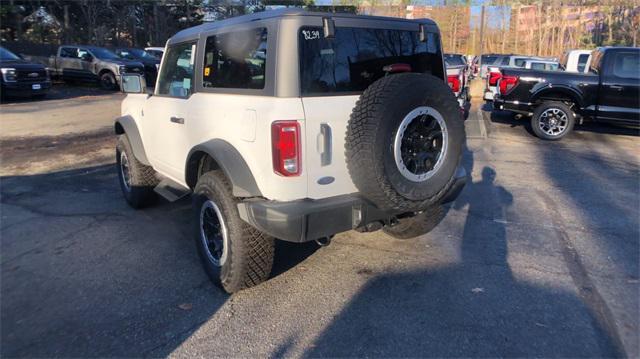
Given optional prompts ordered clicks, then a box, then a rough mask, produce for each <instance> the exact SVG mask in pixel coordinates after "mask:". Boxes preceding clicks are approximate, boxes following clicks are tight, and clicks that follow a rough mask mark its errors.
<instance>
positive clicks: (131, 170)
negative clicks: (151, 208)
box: [116, 135, 159, 208]
mask: <svg viewBox="0 0 640 359" xmlns="http://www.w3.org/2000/svg"><path fill="white" fill-rule="evenodd" d="M116 163H117V164H118V181H119V182H120V188H121V189H122V194H123V195H124V198H125V199H126V200H127V203H129V205H130V206H131V207H133V208H142V207H146V206H148V205H150V204H152V203H153V202H154V201H155V199H156V193H155V192H154V191H153V188H154V187H155V186H157V185H158V183H159V181H158V178H157V177H156V172H155V171H154V170H153V168H152V167H150V166H145V165H144V164H142V163H141V162H140V161H138V160H137V159H136V157H135V156H134V154H133V150H132V149H131V144H130V143H129V139H128V138H127V136H126V135H121V136H119V137H118V143H117V145H116Z"/></svg>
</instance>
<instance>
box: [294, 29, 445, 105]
mask: <svg viewBox="0 0 640 359" xmlns="http://www.w3.org/2000/svg"><path fill="white" fill-rule="evenodd" d="M298 41H299V44H300V46H299V48H300V86H301V93H302V95H323V94H336V93H341V94H348V93H359V92H362V91H364V90H365V89H366V88H367V87H368V86H369V85H370V84H372V83H373V82H374V81H376V80H377V79H379V78H380V77H382V76H384V75H385V71H384V69H383V68H385V67H386V66H388V65H393V64H403V65H401V67H403V68H407V66H406V65H408V66H409V67H410V69H411V71H412V72H422V73H433V74H434V75H435V76H438V77H440V78H443V77H444V76H443V73H442V70H443V69H442V57H441V54H440V44H439V41H438V36H437V35H436V34H433V33H427V39H426V42H421V41H420V39H419V35H418V32H417V31H402V30H386V29H369V28H353V27H336V31H335V38H332V39H330V38H325V37H324V36H323V31H322V28H321V27H303V28H301V29H300V32H299V34H298Z"/></svg>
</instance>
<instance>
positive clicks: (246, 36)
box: [202, 28, 267, 89]
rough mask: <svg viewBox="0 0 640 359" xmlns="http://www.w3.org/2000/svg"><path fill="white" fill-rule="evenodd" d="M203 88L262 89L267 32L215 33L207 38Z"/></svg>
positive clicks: (252, 30) (254, 30)
mask: <svg viewBox="0 0 640 359" xmlns="http://www.w3.org/2000/svg"><path fill="white" fill-rule="evenodd" d="M204 51H205V52H204V66H203V69H202V70H203V74H202V86H203V87H206V88H216V87H217V88H235V89H263V88H264V83H265V70H266V65H267V29H266V28H258V29H251V30H244V31H235V32H228V33H223V34H217V35H213V36H210V37H209V38H207V45H206V47H205V50H204Z"/></svg>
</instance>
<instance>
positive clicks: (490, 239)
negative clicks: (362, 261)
mask: <svg viewBox="0 0 640 359" xmlns="http://www.w3.org/2000/svg"><path fill="white" fill-rule="evenodd" d="M465 167H467V169H468V170H469V173H471V169H472V168H473V160H472V158H471V162H470V161H469V157H467V156H465ZM469 167H471V169H470V168H469ZM495 176H496V173H495V171H494V170H493V169H491V168H489V167H484V168H483V170H482V179H481V180H480V181H477V182H473V183H468V184H467V186H468V187H469V188H467V189H465V191H463V194H462V195H461V197H460V198H459V199H458V200H457V201H456V202H455V204H454V206H455V207H458V208H460V207H464V206H468V215H467V218H466V222H465V228H464V233H463V239H462V247H461V250H460V251H461V260H460V263H459V264H457V265H450V266H445V267H440V268H438V267H435V268H433V269H425V270H414V271H408V272H399V273H389V274H384V275H381V276H377V277H375V278H373V279H372V280H371V281H370V282H368V283H367V284H366V285H365V286H364V287H363V288H362V290H361V291H360V292H359V294H357V295H356V296H355V297H354V298H353V299H352V300H351V301H350V302H349V303H348V304H347V305H346V307H345V308H344V309H343V310H342V312H341V313H340V314H339V315H338V316H337V317H336V318H335V319H334V320H333V322H332V323H331V324H330V325H329V326H328V327H327V328H325V330H324V331H323V334H321V335H320V336H319V337H318V339H317V340H316V342H315V345H314V346H312V348H310V349H309V350H308V351H307V352H306V356H307V357H370V356H373V357H522V356H528V357H530V356H538V357H540V356H541V357H551V356H553V357H580V356H590V357H591V356H616V355H618V354H619V352H618V351H617V347H616V345H615V339H613V338H611V337H610V336H609V333H608V332H607V330H606V329H605V328H602V327H601V326H599V322H598V321H597V320H596V315H594V313H593V312H592V310H591V308H590V307H589V306H587V305H585V304H583V302H582V301H581V300H580V298H578V297H577V296H575V295H574V294H572V293H568V292H566V291H564V290H561V289H557V288H553V287H551V286H549V287H546V286H540V285H532V284H529V283H526V282H524V281H522V280H519V279H518V278H516V277H514V275H513V274H512V272H511V269H510V267H509V263H508V261H507V257H508V248H507V239H506V228H505V225H506V221H504V218H503V213H504V211H505V210H506V209H507V208H508V207H509V206H510V205H511V203H512V201H513V198H512V195H511V193H510V192H509V191H507V190H506V189H505V188H503V187H501V186H499V185H496V184H495V183H494V179H495ZM465 193H466V195H465ZM469 193H473V194H474V195H473V196H469V195H468V194H469ZM479 219H480V220H479ZM408 293H410V294H408Z"/></svg>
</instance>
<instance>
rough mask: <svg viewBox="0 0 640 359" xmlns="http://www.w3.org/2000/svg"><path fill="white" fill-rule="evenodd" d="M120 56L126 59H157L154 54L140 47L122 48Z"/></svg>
mask: <svg viewBox="0 0 640 359" xmlns="http://www.w3.org/2000/svg"><path fill="white" fill-rule="evenodd" d="M120 56H122V57H124V58H127V59H143V60H157V58H156V57H155V56H153V55H151V54H150V53H148V52H146V51H145V50H141V49H122V50H120Z"/></svg>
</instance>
